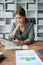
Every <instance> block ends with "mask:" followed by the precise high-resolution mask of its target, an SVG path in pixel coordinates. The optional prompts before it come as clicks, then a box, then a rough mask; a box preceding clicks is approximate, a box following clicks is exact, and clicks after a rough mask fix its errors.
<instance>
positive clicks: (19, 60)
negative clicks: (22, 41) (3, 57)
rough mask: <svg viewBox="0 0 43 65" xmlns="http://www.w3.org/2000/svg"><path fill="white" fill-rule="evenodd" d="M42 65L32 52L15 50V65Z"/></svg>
mask: <svg viewBox="0 0 43 65" xmlns="http://www.w3.org/2000/svg"><path fill="white" fill-rule="evenodd" d="M33 64H34V65H43V64H42V61H41V59H40V58H39V57H38V55H37V54H36V53H35V51H34V50H17V51H16V65H33Z"/></svg>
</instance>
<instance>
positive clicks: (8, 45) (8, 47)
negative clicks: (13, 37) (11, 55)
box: [5, 42, 28, 49]
mask: <svg viewBox="0 0 43 65" xmlns="http://www.w3.org/2000/svg"><path fill="white" fill-rule="evenodd" d="M5 49H28V46H27V45H22V46H21V45H15V44H14V43H12V42H7V43H6V44H5Z"/></svg>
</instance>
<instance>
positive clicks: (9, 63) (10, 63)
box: [0, 40, 43, 65]
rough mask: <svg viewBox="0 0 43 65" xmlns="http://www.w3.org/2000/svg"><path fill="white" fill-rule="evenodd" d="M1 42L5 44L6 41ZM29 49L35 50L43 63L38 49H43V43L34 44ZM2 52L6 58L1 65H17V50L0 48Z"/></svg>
mask: <svg viewBox="0 0 43 65" xmlns="http://www.w3.org/2000/svg"><path fill="white" fill-rule="evenodd" d="M0 42H2V43H4V44H5V43H6V40H3V41H2V40H0ZM29 49H33V50H35V51H36V53H37V54H38V56H39V57H40V59H41V60H42V61H43V56H42V55H41V54H40V53H38V52H37V50H38V49H43V42H34V43H33V44H31V45H29ZM0 51H1V52H3V54H4V56H5V57H6V58H5V59H4V60H3V61H2V62H0V65H16V54H15V52H16V50H5V49H4V48H3V47H0Z"/></svg>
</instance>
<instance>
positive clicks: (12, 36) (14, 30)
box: [8, 24, 19, 41]
mask: <svg viewBox="0 0 43 65" xmlns="http://www.w3.org/2000/svg"><path fill="white" fill-rule="evenodd" d="M18 28H19V24H18V25H17V26H16V28H15V27H14V28H13V32H11V33H10V34H9V35H8V40H10V41H11V40H12V39H13V38H14V37H15V35H16V32H17V30H18Z"/></svg>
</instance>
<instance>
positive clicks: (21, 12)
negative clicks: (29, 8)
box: [14, 8, 26, 17]
mask: <svg viewBox="0 0 43 65" xmlns="http://www.w3.org/2000/svg"><path fill="white" fill-rule="evenodd" d="M16 14H19V15H21V16H24V17H25V16H26V14H25V10H24V9H23V8H18V9H17V10H16V12H15V14H14V15H16Z"/></svg>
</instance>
